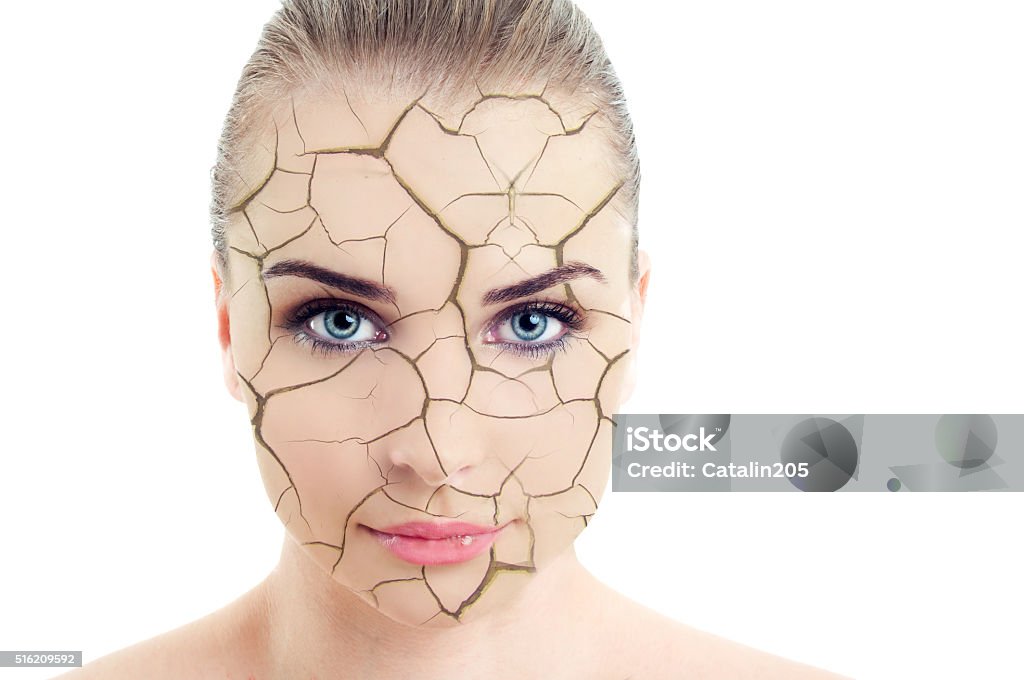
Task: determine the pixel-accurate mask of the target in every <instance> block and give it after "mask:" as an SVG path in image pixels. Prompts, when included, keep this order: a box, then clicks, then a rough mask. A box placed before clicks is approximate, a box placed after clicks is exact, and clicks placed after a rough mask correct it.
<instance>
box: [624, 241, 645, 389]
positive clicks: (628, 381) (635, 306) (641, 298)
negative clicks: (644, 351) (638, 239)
mask: <svg viewBox="0 0 1024 680" xmlns="http://www.w3.org/2000/svg"><path fill="white" fill-rule="evenodd" d="M637 272H638V275H637V279H636V284H634V286H633V292H632V294H631V296H630V297H631V302H630V306H631V311H630V317H629V324H630V332H631V339H630V343H629V370H627V371H626V376H625V378H624V380H623V383H622V393H621V396H620V398H619V403H623V402H625V401H627V400H628V399H629V398H630V397H631V396H632V395H633V388H634V387H636V353H637V348H638V347H639V346H640V325H641V321H643V317H644V309H645V308H646V306H647V284H648V283H649V282H650V280H651V258H650V256H649V255H648V254H647V251H645V250H641V251H639V252H637Z"/></svg>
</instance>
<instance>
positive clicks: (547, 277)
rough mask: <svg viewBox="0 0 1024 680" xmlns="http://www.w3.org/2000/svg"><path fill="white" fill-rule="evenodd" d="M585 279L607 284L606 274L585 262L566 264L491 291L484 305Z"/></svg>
mask: <svg viewBox="0 0 1024 680" xmlns="http://www.w3.org/2000/svg"><path fill="white" fill-rule="evenodd" d="M583 277H590V278H592V279H595V280H597V281H600V282H601V283H604V282H605V277H604V274H602V273H601V270H600V269H597V268H595V267H591V266H590V265H589V264H585V263H583V262H566V263H565V264H563V265H560V266H558V267H555V268H554V269H551V270H549V271H546V272H544V273H543V274H538V275H537V276H534V277H531V278H529V279H526V280H525V281H520V282H519V283H514V284H512V285H511V286H505V287H503V288H495V289H493V290H489V291H487V292H486V293H485V294H484V298H483V299H484V304H485V305H493V304H497V303H499V302H508V301H510V300H517V299H519V298H524V297H528V296H530V295H533V294H534V293H539V292H540V291H542V290H547V289H548V288H551V287H552V286H557V285H558V284H560V283H565V282H567V281H573V280H575V279H580V278H583Z"/></svg>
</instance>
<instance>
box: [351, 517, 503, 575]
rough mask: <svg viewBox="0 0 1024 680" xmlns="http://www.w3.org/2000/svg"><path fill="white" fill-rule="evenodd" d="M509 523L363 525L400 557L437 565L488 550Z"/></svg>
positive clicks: (405, 559) (453, 561)
mask: <svg viewBox="0 0 1024 680" xmlns="http://www.w3.org/2000/svg"><path fill="white" fill-rule="evenodd" d="M510 523H511V522H508V523H506V524H504V525H502V526H500V527H496V526H483V525H479V524H469V523H467V522H407V523H405V524H395V525H392V526H388V527H384V528H383V529H374V528H372V527H368V526H365V525H362V526H363V528H364V529H366V530H367V531H368V532H369V533H370V534H372V535H373V536H374V537H375V538H376V539H377V540H378V541H379V542H380V544H381V545H382V546H383V547H384V548H385V549H387V550H388V551H389V552H390V553H391V554H392V555H394V556H395V557H397V558H398V559H400V560H404V561H405V562H410V563H412V564H420V565H435V564H455V563H458V562H465V561H467V560H471V559H473V558H474V557H476V556H477V555H479V554H481V553H483V552H484V551H486V550H488V549H489V548H490V547H491V545H493V544H494V541H495V540H497V538H498V536H499V535H501V532H502V531H503V530H504V529H505V527H507V526H508V525H509V524H510Z"/></svg>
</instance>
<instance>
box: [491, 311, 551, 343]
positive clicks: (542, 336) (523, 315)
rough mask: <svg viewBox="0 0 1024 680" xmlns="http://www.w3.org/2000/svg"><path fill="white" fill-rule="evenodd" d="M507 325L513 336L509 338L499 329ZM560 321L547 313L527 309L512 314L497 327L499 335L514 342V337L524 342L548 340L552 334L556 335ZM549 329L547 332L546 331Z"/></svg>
mask: <svg viewBox="0 0 1024 680" xmlns="http://www.w3.org/2000/svg"><path fill="white" fill-rule="evenodd" d="M506 325H507V326H508V327H509V329H510V330H511V331H512V334H513V335H514V336H515V338H510V337H508V336H507V335H506V334H504V333H502V332H501V331H502V330H504V327H505V326H506ZM561 328H562V323H561V322H560V321H559V320H558V319H555V318H553V317H549V316H548V315H547V314H544V313H543V312H540V311H536V310H527V311H524V312H519V313H517V314H513V315H512V316H510V317H509V318H508V320H507V321H505V323H503V324H502V325H501V326H500V327H499V336H501V337H502V339H503V340H508V341H511V342H515V341H516V339H519V340H522V341H525V342H542V341H544V340H548V339H550V338H551V336H552V335H558V332H559V330H561ZM549 330H550V331H551V332H550V333H548V331H549Z"/></svg>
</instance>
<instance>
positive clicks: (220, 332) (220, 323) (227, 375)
mask: <svg viewBox="0 0 1024 680" xmlns="http://www.w3.org/2000/svg"><path fill="white" fill-rule="evenodd" d="M210 273H212V274H213V296H214V303H215V304H216V307H217V338H218V340H219V341H220V352H221V362H222V364H223V367H224V384H225V385H226V386H227V388H228V392H229V393H230V394H231V396H232V397H234V398H235V399H237V400H238V401H241V402H243V403H244V399H242V384H241V382H239V380H238V372H237V371H236V370H235V357H234V354H233V353H232V352H231V319H230V315H229V314H228V301H229V300H230V296H229V295H228V294H227V292H226V290H225V289H224V280H223V272H222V271H221V270H220V258H219V257H218V256H217V251H216V250H214V251H213V254H212V255H211V256H210Z"/></svg>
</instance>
